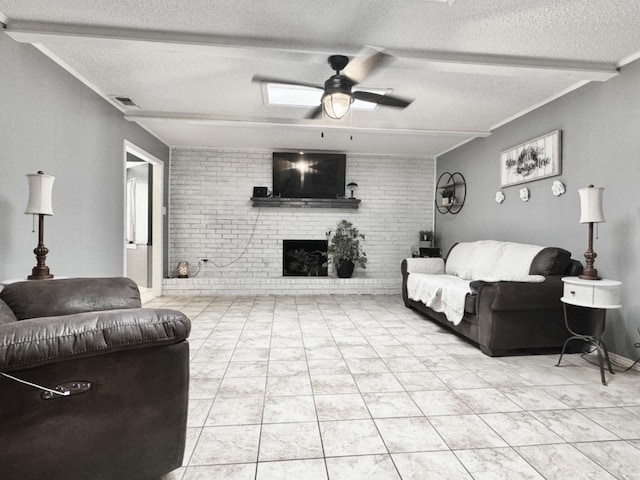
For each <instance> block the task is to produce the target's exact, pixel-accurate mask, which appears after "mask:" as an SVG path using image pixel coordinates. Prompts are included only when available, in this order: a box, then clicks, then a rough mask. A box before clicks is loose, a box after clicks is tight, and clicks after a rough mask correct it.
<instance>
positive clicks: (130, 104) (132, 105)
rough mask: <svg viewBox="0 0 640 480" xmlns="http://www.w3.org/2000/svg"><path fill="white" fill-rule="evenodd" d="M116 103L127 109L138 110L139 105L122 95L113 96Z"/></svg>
mask: <svg viewBox="0 0 640 480" xmlns="http://www.w3.org/2000/svg"><path fill="white" fill-rule="evenodd" d="M111 98H113V99H114V100H115V101H116V102H118V103H119V104H120V105H122V106H123V107H126V108H138V105H136V104H135V103H134V101H133V100H131V99H130V98H129V97H125V96H121V95H111Z"/></svg>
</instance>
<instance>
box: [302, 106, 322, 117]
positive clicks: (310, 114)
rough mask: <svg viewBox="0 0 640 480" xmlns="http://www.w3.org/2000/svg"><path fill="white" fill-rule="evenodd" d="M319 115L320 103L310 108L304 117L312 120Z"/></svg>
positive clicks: (320, 113)
mask: <svg viewBox="0 0 640 480" xmlns="http://www.w3.org/2000/svg"><path fill="white" fill-rule="evenodd" d="M320 115H322V105H318V106H317V107H316V108H314V109H313V110H311V111H310V112H309V114H308V115H307V116H306V117H304V118H306V119H307V120H313V119H314V118H318V117H319V116H320Z"/></svg>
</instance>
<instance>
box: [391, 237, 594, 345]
mask: <svg viewBox="0 0 640 480" xmlns="http://www.w3.org/2000/svg"><path fill="white" fill-rule="evenodd" d="M477 243H480V242H477ZM459 245H465V244H456V245H454V246H453V247H452V248H451V250H450V251H449V254H448V256H447V257H448V259H449V258H451V256H452V253H454V251H455V249H456V248H459ZM467 245H469V244H467ZM540 248H541V250H540V251H539V252H538V253H537V254H536V255H535V256H534V257H533V259H532V260H531V262H530V266H529V272H528V274H529V275H533V276H542V277H543V278H539V277H535V278H536V280H537V283H531V282H527V281H486V280H479V279H478V280H474V279H473V278H469V279H468V280H469V292H468V293H467V294H466V296H465V297H464V299H463V302H464V311H463V316H462V320H461V321H460V323H458V324H457V325H455V324H454V323H452V322H451V321H449V320H448V319H447V317H446V315H445V314H444V313H442V312H438V311H435V310H434V309H432V308H430V307H428V306H427V305H426V304H425V303H423V302H422V301H419V300H416V299H412V298H410V295H409V291H408V283H409V277H410V276H411V275H414V274H416V275H424V274H422V273H418V272H419V271H420V270H421V268H422V267H421V265H420V261H422V260H424V261H425V262H429V261H431V262H433V260H432V259H405V260H403V261H402V265H401V271H402V278H403V280H402V296H403V300H404V304H405V305H406V306H407V307H408V308H411V309H414V310H416V311H418V312H420V313H422V314H424V315H425V316H426V317H427V318H429V319H430V320H433V321H434V322H436V323H438V324H440V325H442V326H444V327H446V328H448V329H450V330H451V331H453V332H455V333H456V334H458V335H460V336H462V337H464V338H466V339H468V340H470V341H471V342H473V343H474V344H475V345H477V346H478V347H479V348H480V350H481V351H482V352H483V353H484V354H486V355H489V356H503V355H512V354H522V353H532V352H550V351H554V352H555V351H559V350H560V349H561V348H562V345H563V344H564V341H565V340H566V339H567V337H568V336H569V333H568V332H567V330H566V327H565V324H564V317H563V309H562V303H561V302H560V297H561V296H562V290H563V285H562V281H561V278H562V277H563V276H573V275H578V274H580V273H581V272H582V265H581V264H580V262H578V261H577V260H573V259H571V254H570V252H568V251H566V250H563V249H561V248H555V247H550V248H542V247H540ZM472 252H473V254H471V255H468V254H467V255H466V256H465V257H464V258H465V259H466V261H468V262H469V263H473V262H479V263H482V262H485V264H486V263H487V261H488V260H487V258H483V257H485V256H484V255H483V248H482V247H478V248H476V247H475V245H474V249H473V250H472ZM474 256H477V257H478V258H474ZM458 260H459V258H458ZM440 261H441V260H440ZM412 269H413V270H414V272H412ZM415 270H417V271H415ZM474 272H475V271H474V270H473V269H470V276H471V277H473V273H474ZM441 273H450V272H447V271H446V265H445V271H444V272H438V273H437V274H435V275H432V276H433V280H434V281H438V279H439V278H440V277H438V276H437V275H438V274H441ZM479 276H482V275H479ZM540 280H543V281H540Z"/></svg>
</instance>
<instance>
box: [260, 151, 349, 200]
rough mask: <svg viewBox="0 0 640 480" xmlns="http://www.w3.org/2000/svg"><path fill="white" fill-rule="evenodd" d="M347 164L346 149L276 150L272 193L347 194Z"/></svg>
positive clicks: (285, 195) (303, 195)
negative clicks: (315, 151)
mask: <svg viewBox="0 0 640 480" xmlns="http://www.w3.org/2000/svg"><path fill="white" fill-rule="evenodd" d="M346 166H347V156H346V155H345V154H344V153H326V152H322V153H313V152H304V153H293V152H274V153H273V196H274V197H278V196H279V197H282V198H340V197H344V179H345V171H346Z"/></svg>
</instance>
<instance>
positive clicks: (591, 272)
mask: <svg viewBox="0 0 640 480" xmlns="http://www.w3.org/2000/svg"><path fill="white" fill-rule="evenodd" d="M578 278H581V279H582V280H602V277H599V276H598V270H596V269H595V268H589V267H588V266H587V268H585V269H584V270H583V271H582V275H578Z"/></svg>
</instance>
